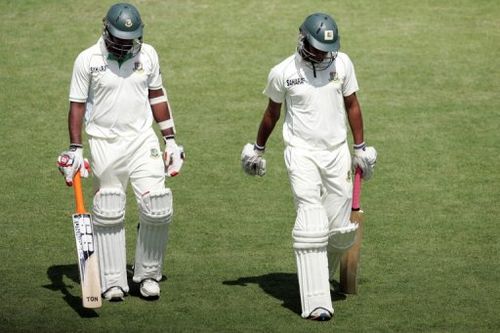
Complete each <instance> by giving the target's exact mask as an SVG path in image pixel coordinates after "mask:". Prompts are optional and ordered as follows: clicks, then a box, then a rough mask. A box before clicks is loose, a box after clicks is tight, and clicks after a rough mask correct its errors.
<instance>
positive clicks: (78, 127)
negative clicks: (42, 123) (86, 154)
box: [68, 102, 85, 145]
mask: <svg viewBox="0 0 500 333" xmlns="http://www.w3.org/2000/svg"><path fill="white" fill-rule="evenodd" d="M84 115H85V103H79V102H70V104H69V114H68V129H69V142H70V144H79V145H81V144H82V127H83V116H84Z"/></svg>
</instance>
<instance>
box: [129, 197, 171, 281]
mask: <svg viewBox="0 0 500 333" xmlns="http://www.w3.org/2000/svg"><path fill="white" fill-rule="evenodd" d="M172 215H173V208H172V192H171V191H170V189H168V188H167V189H164V190H160V191H154V192H149V193H147V194H146V195H144V196H143V197H142V199H141V202H140V205H139V221H140V226H139V234H138V235H137V245H136V250H135V264H134V277H133V281H134V282H141V281H142V280H144V279H148V278H150V279H154V280H156V281H160V280H161V277H162V268H163V258H164V255H165V250H166V248H167V242H168V228H169V225H170V223H171V222H172Z"/></svg>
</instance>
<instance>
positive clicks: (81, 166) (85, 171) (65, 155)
mask: <svg viewBox="0 0 500 333" xmlns="http://www.w3.org/2000/svg"><path fill="white" fill-rule="evenodd" d="M57 167H58V168H59V172H61V174H62V175H63V176H64V180H65V181H66V185H68V186H72V185H73V177H74V175H75V174H76V173H77V172H78V171H80V176H82V177H83V178H87V177H88V176H89V172H90V164H89V161H88V160H87V159H86V158H83V148H76V149H71V150H68V151H65V152H62V153H61V155H59V157H58V158H57Z"/></svg>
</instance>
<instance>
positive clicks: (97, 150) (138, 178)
mask: <svg viewBox="0 0 500 333" xmlns="http://www.w3.org/2000/svg"><path fill="white" fill-rule="evenodd" d="M89 145H90V151H91V154H92V164H91V165H92V172H93V174H94V191H98V190H99V189H100V188H117V187H119V188H122V190H123V192H126V190H127V184H128V181H129V180H130V184H131V185H132V188H133V190H134V194H135V197H136V199H137V200H138V201H139V200H140V198H141V197H142V195H143V194H144V193H146V192H148V191H156V190H162V189H164V188H165V167H164V163H163V153H162V152H161V150H160V143H159V141H158V137H157V136H156V134H155V132H154V130H153V129H152V128H150V129H149V130H147V131H145V132H144V133H140V134H138V135H137V136H135V137H118V138H114V139H100V138H89Z"/></svg>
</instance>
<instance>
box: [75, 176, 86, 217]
mask: <svg viewBox="0 0 500 333" xmlns="http://www.w3.org/2000/svg"><path fill="white" fill-rule="evenodd" d="M73 190H74V192H75V203H76V212H77V213H78V214H84V213H86V212H87V211H86V210H85V203H84V201H83V191H82V177H81V176H80V170H78V171H77V172H76V173H75V176H74V177H73Z"/></svg>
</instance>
